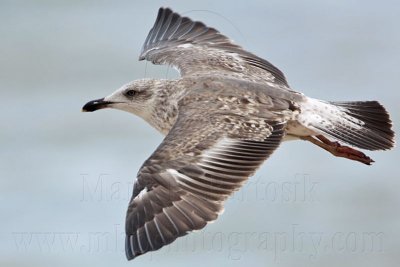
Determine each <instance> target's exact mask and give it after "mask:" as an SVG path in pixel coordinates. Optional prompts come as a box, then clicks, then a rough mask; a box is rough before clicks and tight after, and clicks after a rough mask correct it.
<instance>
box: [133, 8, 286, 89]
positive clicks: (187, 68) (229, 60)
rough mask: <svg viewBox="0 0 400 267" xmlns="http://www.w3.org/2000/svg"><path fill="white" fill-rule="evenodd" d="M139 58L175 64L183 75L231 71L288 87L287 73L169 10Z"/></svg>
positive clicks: (161, 14)
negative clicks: (285, 74)
mask: <svg viewBox="0 0 400 267" xmlns="http://www.w3.org/2000/svg"><path fill="white" fill-rule="evenodd" d="M139 59H140V60H143V59H146V60H149V61H152V62H153V63H155V64H169V65H173V66H175V67H177V68H178V69H179V71H180V73H181V74H182V75H191V74H200V73H208V74H209V73H210V72H213V71H214V72H228V73H230V74H232V75H235V74H236V77H240V76H241V77H243V76H245V78H247V79H253V80H266V81H270V82H275V83H277V84H280V85H284V86H287V87H288V84H287V81H286V79H285V76H284V74H283V73H282V72H281V71H280V70H279V69H278V68H276V67H275V66H273V65H272V64H271V63H269V62H268V61H266V60H264V59H262V58H259V57H257V56H256V55H254V54H252V53H250V52H247V51H245V50H244V49H243V48H241V47H240V46H238V45H236V44H234V43H233V42H232V40H230V39H229V38H227V37H226V36H224V35H222V34H221V33H219V32H218V31H217V30H215V29H213V28H210V27H207V26H206V25H204V24H203V23H202V22H198V21H192V20H191V19H189V18H187V17H182V16H180V15H179V14H177V13H174V12H172V10H171V9H169V8H160V9H159V11H158V16H157V19H156V22H155V23H154V26H153V28H152V29H151V30H150V32H149V34H148V36H147V38H146V40H145V42H144V45H143V48H142V51H141V54H140V57H139ZM225 76H226V74H225Z"/></svg>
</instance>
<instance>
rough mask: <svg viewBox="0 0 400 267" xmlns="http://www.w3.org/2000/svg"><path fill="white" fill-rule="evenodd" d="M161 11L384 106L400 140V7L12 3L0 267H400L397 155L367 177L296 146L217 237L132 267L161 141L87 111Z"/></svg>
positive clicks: (222, 221) (320, 86) (230, 207)
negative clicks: (146, 170) (136, 207)
mask: <svg viewBox="0 0 400 267" xmlns="http://www.w3.org/2000/svg"><path fill="white" fill-rule="evenodd" d="M160 6H169V7H171V8H172V9H173V10H175V11H177V12H180V13H185V15H187V16H190V17H192V18H194V19H196V20H201V21H203V22H204V23H206V24H207V25H210V26H213V27H215V28H217V29H219V30H220V31H221V32H222V33H224V34H226V35H228V36H230V37H231V38H233V39H234V40H235V41H236V42H237V43H239V44H241V45H242V46H244V47H245V48H246V49H248V50H250V51H252V52H254V53H255V54H257V55H259V56H260V57H263V58H266V59H268V60H269V61H271V62H272V63H274V64H275V65H276V66H278V67H279V68H280V69H281V70H282V71H284V72H285V74H286V76H287V78H288V81H289V83H290V85H291V86H292V88H293V89H295V90H299V91H302V92H303V93H305V94H306V95H309V96H312V97H315V98H320V99H326V100H372V99H376V100H379V101H381V102H382V103H383V104H384V105H385V106H386V107H387V109H388V110H389V111H390V113H391V115H392V119H393V121H394V123H395V129H396V130H397V131H398V130H399V128H398V122H399V119H400V116H399V115H400V112H399V111H400V106H399V104H400V102H399V99H400V94H399V92H400V90H399V85H400V75H399V74H400V73H399V69H400V67H399V65H400V64H399V62H400V33H399V29H398V26H399V25H400V16H399V14H400V5H398V3H397V2H396V1H388V0H384V1H379V2H378V1H353V0H350V1H330V0H329V1H308V0H305V1H294V0H293V1H281V0H279V1H278V0H270V1H261V0H257V1H237V2H234V1H211V0H204V1H140V2H139V1H89V0H88V1H45V0H42V1H4V0H3V1H1V2H0V22H1V23H0V37H1V39H0V90H1V91H0V99H1V104H0V122H1V128H0V129H1V130H0V146H1V149H0V211H1V213H0V266H7V267H13V266H42V267H44V266H98V267H101V266H128V265H130V266H133V265H141V266H160V265H163V266H172V265H173V266H175V267H179V266H187V265H190V266H193V267H195V266H221V265H229V266H398V265H399V262H400V256H399V255H400V253H399V252H400V251H399V248H400V235H399V230H400V229H399V226H400V213H399V205H400V194H399V186H400V179H399V178H400V177H399V174H398V169H397V167H398V164H399V160H400V153H399V152H398V150H397V149H395V150H393V151H387V152H368V154H369V155H370V156H371V157H372V158H374V159H375V161H376V163H375V164H374V165H373V166H371V167H367V166H364V165H362V164H359V163H356V162H352V161H348V160H345V159H339V158H334V157H332V156H331V155H329V154H328V153H326V152H324V151H322V150H321V149H318V148H317V147H315V146H313V145H311V144H307V143H304V142H300V141H297V142H295V141H292V142H288V143H284V144H283V145H282V146H281V147H280V148H279V149H278V151H276V153H274V155H273V156H272V157H271V158H270V159H269V160H268V161H267V162H266V163H265V164H264V165H263V167H262V168H261V169H260V170H259V171H258V172H257V174H256V175H255V176H254V177H252V178H251V179H250V180H249V182H248V183H247V184H246V185H245V186H244V188H243V189H242V190H241V191H239V192H237V193H236V194H235V195H234V196H233V197H232V198H231V199H230V200H229V201H228V202H227V205H226V209H225V213H224V214H223V215H222V216H221V217H220V218H219V219H218V220H217V221H216V222H214V223H213V224H210V225H209V226H207V227H206V228H205V229H204V230H203V231H199V232H196V233H193V234H190V235H188V236H187V237H185V238H181V239H179V240H178V241H177V242H175V243H173V244H172V245H171V246H168V247H165V248H163V249H162V250H160V251H157V252H154V253H148V254H146V255H144V256H141V257H139V258H137V259H135V260H134V262H127V261H126V260H125V255H124V247H123V246H124V240H123V238H124V220H125V212H126V207H127V203H128V201H129V198H130V193H131V190H132V189H131V187H132V182H133V180H134V179H135V174H136V172H137V170H138V169H139V167H140V166H141V164H142V162H143V161H144V160H145V159H146V158H147V157H148V156H149V155H150V154H151V153H152V151H153V150H154V149H155V148H156V146H157V145H158V144H159V143H160V142H161V140H162V136H161V135H160V134H159V133H157V132H156V131H155V130H153V129H152V128H151V127H150V126H148V125H147V124H146V123H145V122H144V121H142V120H141V119H139V118H136V117H134V116H132V115H130V114H127V113H123V112H119V111H113V110H104V111H99V112H95V113H90V114H88V113H86V114H85V113H81V112H80V109H81V107H82V106H83V104H84V103H86V102H87V101H89V100H92V99H96V98H99V97H103V96H105V95H107V94H109V93H111V92H113V91H114V90H115V89H117V88H118V87H119V86H120V85H122V84H123V83H126V82H128V81H131V80H134V79H138V78H143V77H156V78H166V77H167V78H174V77H177V74H176V73H175V71H174V70H173V69H168V68H167V67H160V66H153V65H151V64H150V63H148V64H146V63H145V62H138V60H137V58H138V54H139V51H140V48H141V46H142V43H143V41H144V39H145V37H146V35H147V32H148V31H149V30H150V28H151V26H152V25H153V22H154V20H155V17H156V14H157V10H158V8H159V7H160Z"/></svg>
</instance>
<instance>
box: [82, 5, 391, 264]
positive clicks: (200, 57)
mask: <svg viewBox="0 0 400 267" xmlns="http://www.w3.org/2000/svg"><path fill="white" fill-rule="evenodd" d="M140 59H141V60H142V59H146V60H150V61H152V62H153V63H155V64H169V65H173V66H175V67H176V68H177V69H178V70H179V71H180V73H181V76H182V77H181V78H180V79H177V80H153V79H147V80H137V81H134V82H131V83H129V84H127V85H124V86H123V87H121V88H120V89H118V90H117V91H116V92H114V93H113V94H111V95H110V96H108V97H105V98H104V99H99V100H94V101H91V102H89V103H87V104H86V105H85V106H84V107H83V110H84V111H94V110H97V109H100V108H105V107H111V108H116V109H120V110H124V111H128V112H130V113H133V114H136V115H138V116H140V117H142V118H143V119H144V120H146V121H147V122H148V123H150V125H152V126H153V127H154V128H156V129H157V130H158V131H160V132H161V133H163V134H164V135H166V137H165V139H164V140H163V142H162V143H161V144H160V146H159V147H158V148H157V149H156V150H155V152H154V153H153V154H152V155H151V156H150V158H149V159H148V160H146V162H145V163H144V164H143V166H142V167H141V168H140V170H139V172H138V174H137V179H136V181H135V185H134V189H133V196H132V199H131V201H130V202H129V207H128V211H127V217H126V246H125V247H126V255H127V258H128V259H129V260H130V259H133V258H135V257H136V256H138V255H142V254H144V253H146V252H148V251H153V250H157V249H159V248H161V247H163V246H165V245H167V244H170V243H171V242H173V241H174V240H175V239H176V238H178V237H180V236H183V235H185V234H187V233H189V232H190V231H192V230H198V229H202V228H203V227H204V226H205V225H206V224H207V223H209V222H211V221H213V220H215V219H217V217H218V215H219V214H220V213H221V212H222V210H223V204H224V201H225V200H226V199H227V198H228V197H229V196H230V195H231V194H232V193H233V192H234V191H235V190H238V189H239V188H240V187H241V185H242V184H243V183H244V182H245V181H246V180H247V179H248V177H249V176H251V175H252V174H254V172H255V171H256V170H257V168H258V167H259V166H260V165H261V164H262V163H263V162H264V161H265V160H266V159H267V158H268V157H269V156H270V155H271V153H272V152H273V151H274V150H275V149H276V148H277V147H278V146H279V144H280V143H281V141H282V140H284V139H303V140H308V141H310V142H312V143H314V144H316V145H318V146H320V147H322V148H323V149H325V150H327V151H329V152H330V153H332V154H334V155H336V156H340V157H346V158H349V159H352V160H357V161H360V162H363V163H365V164H370V163H371V162H372V160H371V159H370V158H368V157H367V156H365V155H364V154H363V153H362V152H359V151H357V150H355V149H352V148H350V147H345V146H342V145H340V144H339V143H337V142H331V141H330V140H329V139H328V138H327V137H329V138H332V139H333V140H335V141H342V142H347V143H349V144H351V145H354V146H356V147H359V148H364V149H369V150H379V149H383V150H385V149H390V148H392V147H393V145H394V132H393V131H392V130H391V121H390V119H389V115H388V114H387V112H386V110H385V109H384V108H383V106H381V105H380V104H379V103H378V102H376V101H369V102H325V101H322V100H317V99H313V98H309V97H306V96H304V95H303V94H301V93H298V92H295V91H293V90H291V89H290V88H289V85H288V83H287V81H286V78H285V77H284V75H283V73H282V72H281V71H280V70H278V69H277V68H276V67H274V66H273V65H272V64H271V63H269V62H268V61H266V60H264V59H261V58H259V57H257V56H256V55H254V54H252V53H250V52H247V51H245V50H244V49H242V48H241V47H240V46H238V45H236V44H234V43H233V42H232V41H231V40H230V39H229V38H227V37H225V36H223V35H222V34H220V33H219V32H218V31H216V30H215V29H213V28H209V27H207V26H205V25H204V24H203V23H201V22H194V21H192V20H190V19H189V18H186V17H181V16H180V15H178V14H177V13H174V12H172V11H171V10H170V9H168V8H167V9H164V8H161V9H160V10H159V13H158V16H157V19H156V22H155V24H154V26H153V28H152V29H151V31H150V33H149V35H148V37H147V39H146V41H145V43H144V45H143V49H142V52H141V55H140ZM314 137H315V138H314Z"/></svg>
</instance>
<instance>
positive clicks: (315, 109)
mask: <svg viewBox="0 0 400 267" xmlns="http://www.w3.org/2000/svg"><path fill="white" fill-rule="evenodd" d="M300 109H301V112H300V114H299V115H298V116H297V118H296V120H294V121H290V122H289V123H288V127H287V133H288V134H289V135H292V136H310V135H318V134H321V132H320V131H319V130H317V129H315V128H314V127H313V125H318V126H319V127H321V128H324V129H333V128H335V126H336V125H344V126H348V127H351V128H352V129H357V130H360V129H362V128H363V125H364V122H363V121H361V120H358V119H356V118H354V117H352V116H349V115H348V114H346V113H345V109H344V108H342V107H337V106H335V105H332V104H330V103H327V102H324V101H321V100H318V99H314V98H307V100H306V101H305V102H302V103H301V104H300ZM290 138H291V137H289V136H288V137H287V138H285V139H286V140H290Z"/></svg>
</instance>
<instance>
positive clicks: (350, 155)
mask: <svg viewBox="0 0 400 267" xmlns="http://www.w3.org/2000/svg"><path fill="white" fill-rule="evenodd" d="M315 137H316V138H314V137H313V136H303V137H301V139H303V140H306V141H309V142H311V143H313V144H315V145H317V146H319V147H321V148H323V149H325V150H326V151H328V152H330V153H331V154H332V155H334V156H336V157H342V158H347V159H351V160H355V161H359V162H361V163H364V164H367V165H371V163H372V162H374V161H373V160H372V159H371V158H370V157H368V156H367V155H365V154H364V153H363V152H361V151H358V150H356V149H354V148H351V147H348V146H342V145H341V144H339V142H332V141H330V140H329V139H328V138H326V137H325V136H322V135H317V136H315Z"/></svg>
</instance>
